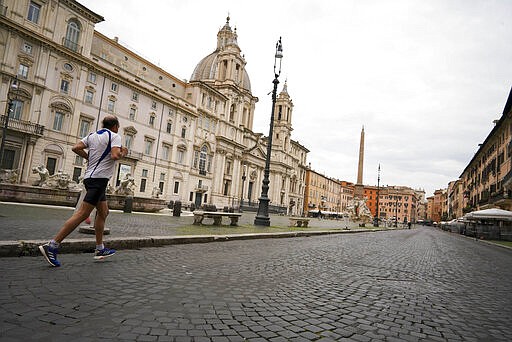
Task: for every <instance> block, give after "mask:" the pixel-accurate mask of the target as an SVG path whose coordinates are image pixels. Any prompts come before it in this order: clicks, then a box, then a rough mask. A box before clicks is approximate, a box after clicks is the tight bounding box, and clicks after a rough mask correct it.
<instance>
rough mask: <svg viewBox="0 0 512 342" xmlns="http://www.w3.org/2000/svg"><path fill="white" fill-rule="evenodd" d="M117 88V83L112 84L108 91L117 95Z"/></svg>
mask: <svg viewBox="0 0 512 342" xmlns="http://www.w3.org/2000/svg"><path fill="white" fill-rule="evenodd" d="M117 88H118V85H117V83H114V82H112V83H111V84H110V90H112V91H113V92H115V93H117Z"/></svg>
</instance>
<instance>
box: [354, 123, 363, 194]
mask: <svg viewBox="0 0 512 342" xmlns="http://www.w3.org/2000/svg"><path fill="white" fill-rule="evenodd" d="M363 162H364V126H363V128H362V129H361V140H360V141H359V164H358V165H357V183H356V185H355V187H354V198H363V196H364V185H363Z"/></svg>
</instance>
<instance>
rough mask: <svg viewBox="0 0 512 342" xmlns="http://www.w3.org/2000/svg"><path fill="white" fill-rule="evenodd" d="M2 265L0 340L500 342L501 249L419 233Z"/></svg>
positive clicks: (505, 301)
mask: <svg viewBox="0 0 512 342" xmlns="http://www.w3.org/2000/svg"><path fill="white" fill-rule="evenodd" d="M61 261H62V263H63V266H62V267H61V268H50V267H48V265H47V264H46V262H45V261H44V260H43V258H42V257H20V258H7V257H5V258H0V269H1V270H2V281H1V287H0V317H1V320H2V324H1V325H0V340H1V341H28V340H40V341H43V340H44V341H47V340H50V341H70V340H73V341H76V342H78V341H176V342H178V341H212V342H213V341H254V342H256V341H276V342H277V341H510V335H511V334H512V327H511V325H510V322H512V296H511V295H510V294H511V292H512V272H510V270H512V251H511V250H509V249H504V248H500V247H496V246H492V245H488V244H485V243H483V242H481V241H475V240H473V239H468V238H465V237H462V236H459V235H454V234H449V233H446V232H443V231H440V230H437V229H434V228H430V227H418V228H416V229H411V230H396V231H387V232H376V233H358V234H339V235H329V236H316V237H307V238H289V239H265V240H248V241H228V242H219V243H209V244H186V245H173V246H166V247H160V248H144V249H141V250H123V251H120V252H118V254H117V255H115V256H113V257H112V258H110V259H107V260H105V261H103V262H93V259H92V255H90V254H65V255H62V256H61Z"/></svg>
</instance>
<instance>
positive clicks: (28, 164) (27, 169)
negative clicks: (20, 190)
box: [20, 138, 36, 184]
mask: <svg viewBox="0 0 512 342" xmlns="http://www.w3.org/2000/svg"><path fill="white" fill-rule="evenodd" d="M35 144H36V142H35V141H34V140H33V139H31V138H29V139H28V141H27V150H26V152H25V158H24V161H23V170H22V171H21V172H22V175H21V180H20V183H21V184H26V183H27V182H28V177H29V176H30V174H31V172H32V156H33V154H34V146H35Z"/></svg>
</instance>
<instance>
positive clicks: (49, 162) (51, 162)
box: [46, 157, 57, 175]
mask: <svg viewBox="0 0 512 342" xmlns="http://www.w3.org/2000/svg"><path fill="white" fill-rule="evenodd" d="M56 168H57V158H52V157H48V158H47V159H46V169H47V170H48V173H49V174H50V175H53V174H55V169H56Z"/></svg>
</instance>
